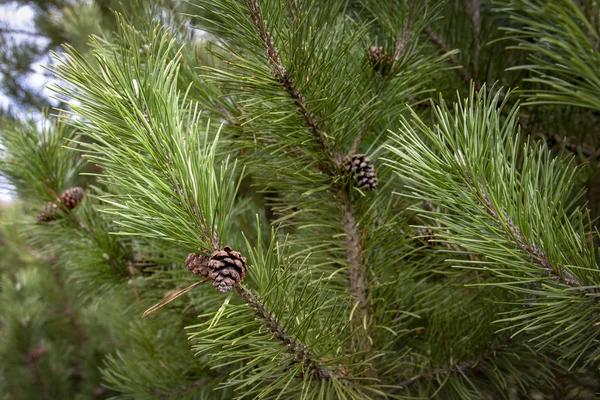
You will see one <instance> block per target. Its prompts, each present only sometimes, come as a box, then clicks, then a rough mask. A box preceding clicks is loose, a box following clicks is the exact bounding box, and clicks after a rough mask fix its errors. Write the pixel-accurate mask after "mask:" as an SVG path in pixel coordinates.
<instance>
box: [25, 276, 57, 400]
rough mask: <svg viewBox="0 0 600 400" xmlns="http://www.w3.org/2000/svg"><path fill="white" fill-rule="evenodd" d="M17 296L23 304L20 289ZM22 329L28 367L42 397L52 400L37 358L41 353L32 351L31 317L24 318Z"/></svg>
mask: <svg viewBox="0 0 600 400" xmlns="http://www.w3.org/2000/svg"><path fill="white" fill-rule="evenodd" d="M17 294H18V297H19V301H20V302H21V303H22V302H23V297H22V294H21V290H20V287H18V288H17ZM21 327H22V328H23V353H24V354H25V359H26V362H27V367H28V368H29V372H30V373H31V376H32V378H33V380H34V382H35V383H36V385H38V386H39V387H40V390H41V392H42V396H43V398H44V399H45V400H51V399H52V396H50V392H49V391H48V387H47V386H46V383H45V382H44V379H43V377H42V374H41V372H40V367H39V365H38V360H39V358H40V356H36V354H38V355H41V354H42V353H40V352H39V351H37V350H36V349H30V347H29V317H27V318H23V320H22V321H21Z"/></svg>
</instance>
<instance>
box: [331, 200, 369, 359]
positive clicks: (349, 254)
mask: <svg viewBox="0 0 600 400" xmlns="http://www.w3.org/2000/svg"><path fill="white" fill-rule="evenodd" d="M337 197H338V199H339V200H340V203H341V207H342V226H343V228H344V232H345V233H346V236H345V238H344V240H345V244H346V249H347V250H346V261H347V262H348V267H349V270H348V274H349V276H350V293H351V294H352V298H353V301H352V303H353V304H352V305H353V307H354V311H353V313H352V326H353V327H354V328H355V329H356V335H355V336H353V337H352V341H353V345H354V348H355V349H357V350H359V349H360V350H362V351H365V352H368V351H370V350H371V338H369V337H368V333H367V331H366V326H367V324H368V322H369V311H368V303H367V297H366V288H365V277H364V272H365V271H364V267H363V263H362V246H361V242H360V232H359V231H358V224H357V222H356V216H355V212H354V207H353V206H352V203H351V201H350V198H349V196H348V193H347V192H346V191H344V190H343V189H341V188H338V189H337Z"/></svg>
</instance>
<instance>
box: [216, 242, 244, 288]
mask: <svg viewBox="0 0 600 400" xmlns="http://www.w3.org/2000/svg"><path fill="white" fill-rule="evenodd" d="M207 267H208V270H209V273H208V278H210V280H212V281H213V286H214V287H215V289H217V291H218V292H221V293H226V292H229V291H230V290H231V288H233V285H234V284H236V283H238V282H242V281H243V280H244V277H245V276H246V271H248V267H247V266H246V257H243V256H242V255H241V254H240V253H238V252H237V251H233V250H232V249H231V247H229V246H225V247H224V248H223V250H218V251H215V252H214V253H212V254H211V256H210V259H209V261H208V264H207Z"/></svg>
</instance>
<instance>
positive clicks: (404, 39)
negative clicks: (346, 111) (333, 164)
mask: <svg viewBox="0 0 600 400" xmlns="http://www.w3.org/2000/svg"><path fill="white" fill-rule="evenodd" d="M410 28H411V24H410V23H409V22H408V20H406V21H405V23H404V29H403V30H402V35H400V36H398V39H396V49H395V50H394V61H393V63H392V69H394V67H395V66H396V64H397V63H398V61H400V59H401V58H402V54H404V50H405V49H406V44H407V43H408V35H409V34H410ZM387 82H388V80H387V79H384V80H383V81H381V82H380V84H379V86H378V87H377V90H376V92H375V93H374V95H373V98H375V99H377V100H379V99H380V98H381V94H382V93H383V89H385V85H386V83H387ZM365 133H367V126H366V125H365V126H363V127H362V128H360V130H359V131H358V134H357V135H356V137H355V138H354V142H353V143H352V147H350V151H349V152H348V155H352V154H356V153H357V152H358V148H359V147H360V144H361V142H362V140H363V138H364V137H365Z"/></svg>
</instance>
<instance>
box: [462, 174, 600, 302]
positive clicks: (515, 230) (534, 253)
mask: <svg viewBox="0 0 600 400" xmlns="http://www.w3.org/2000/svg"><path fill="white" fill-rule="evenodd" d="M468 182H469V184H470V186H471V188H472V189H473V190H475V192H476V189H475V187H474V184H473V181H472V180H470V179H469V180H468ZM482 194H483V199H482V202H481V203H480V204H481V205H482V206H483V208H484V211H485V212H486V213H487V214H488V215H489V216H491V217H492V218H493V219H494V220H495V221H496V222H498V224H499V225H500V226H501V227H502V228H503V229H504V227H506V228H507V229H508V231H507V232H506V233H507V234H508V235H509V236H510V237H511V238H513V239H514V240H515V241H516V242H517V245H518V246H519V247H520V248H521V251H522V252H523V253H526V254H529V255H531V257H532V260H533V261H534V262H535V264H536V265H537V266H538V267H540V268H542V269H544V270H545V271H546V273H547V274H548V276H550V277H551V278H552V279H554V280H555V281H556V282H562V283H564V284H565V285H567V286H571V287H575V288H581V287H582V286H583V285H582V284H581V283H580V282H579V281H578V280H577V279H576V278H575V277H574V276H573V275H571V274H570V273H569V272H568V271H566V270H563V271H562V276H561V275H560V274H559V273H558V269H557V268H556V267H554V266H552V265H551V264H550V261H549V260H548V256H547V255H546V254H545V253H544V252H543V251H542V250H540V249H539V248H538V247H537V246H536V245H535V243H532V242H530V241H528V240H527V239H526V238H525V237H524V236H523V234H522V233H521V230H520V229H519V227H518V226H515V224H514V223H513V222H512V221H511V220H510V219H508V218H507V219H503V218H502V217H501V216H499V215H498V213H497V212H496V211H495V210H494V208H493V206H492V203H491V202H490V200H489V198H488V196H487V194H486V193H485V191H483V190H482ZM505 230H506V229H505ZM581 290H582V291H584V292H590V293H596V290H595V289H581Z"/></svg>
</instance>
